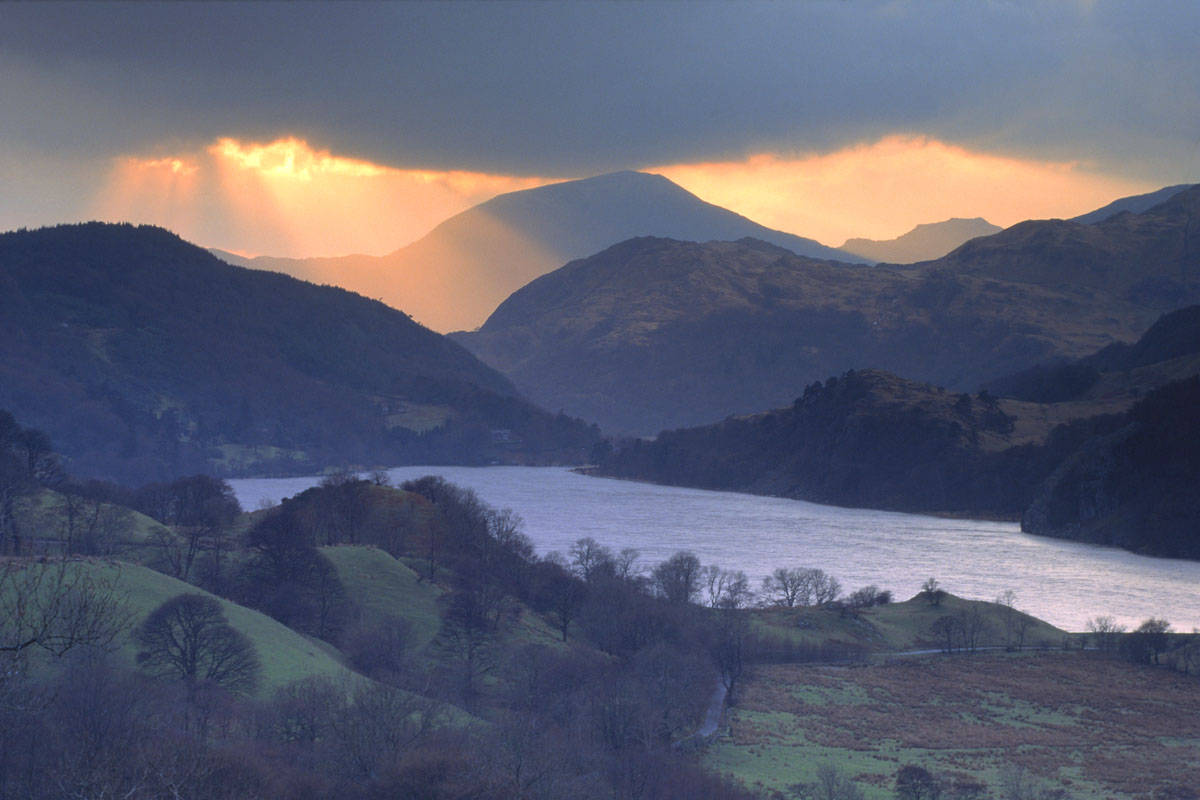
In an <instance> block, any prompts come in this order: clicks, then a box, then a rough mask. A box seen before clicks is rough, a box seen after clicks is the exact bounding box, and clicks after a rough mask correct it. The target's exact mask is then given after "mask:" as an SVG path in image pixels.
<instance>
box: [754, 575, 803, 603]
mask: <svg viewBox="0 0 1200 800" xmlns="http://www.w3.org/2000/svg"><path fill="white" fill-rule="evenodd" d="M805 572H806V571H805V570H803V569H788V568H787V567H776V568H775V571H774V572H772V573H771V574H770V575H768V576H767V577H765V578H763V582H762V592H763V595H764V596H765V597H766V598H768V599H770V600H771V601H772V602H773V603H774V604H775V605H777V606H784V607H785V608H792V607H793V606H797V605H808V603H809V602H810V601H811V599H812V594H811V589H810V582H809V579H808V576H807V575H806V574H805Z"/></svg>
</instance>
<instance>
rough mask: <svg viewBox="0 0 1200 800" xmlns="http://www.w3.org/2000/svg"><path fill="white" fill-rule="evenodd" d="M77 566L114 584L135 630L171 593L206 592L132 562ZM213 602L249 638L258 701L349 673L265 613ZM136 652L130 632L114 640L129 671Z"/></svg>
mask: <svg viewBox="0 0 1200 800" xmlns="http://www.w3.org/2000/svg"><path fill="white" fill-rule="evenodd" d="M78 567H79V568H80V569H86V570H91V571H94V572H95V573H96V575H97V577H101V578H106V579H109V580H114V581H116V582H117V586H118V589H119V591H120V592H122V593H124V594H125V595H126V596H127V598H128V603H129V609H130V612H131V614H132V622H133V625H134V626H135V627H136V626H137V625H140V624H141V623H142V622H143V621H144V620H145V619H146V617H147V616H148V615H149V614H150V612H152V611H153V610H154V609H155V608H157V607H158V606H159V605H160V604H162V603H163V602H164V601H166V600H168V599H170V598H172V597H174V596H175V595H177V594H180V593H184V592H188V593H197V594H206V593H205V592H204V591H203V590H202V589H199V588H197V587H195V586H191V585H189V584H186V583H183V582H182V581H178V580H175V579H174V578H171V577H169V576H167V575H163V574H162V573H159V572H155V571H153V570H151V569H147V568H146V567H142V566H137V565H134V564H119V563H100V562H97V563H89V562H78ZM218 600H220V603H221V607H222V609H223V610H224V612H225V617H226V618H227V619H228V620H229V624H230V625H232V626H233V627H234V628H236V629H237V630H239V631H240V632H242V633H243V634H245V635H246V636H247V637H249V639H250V641H251V642H252V643H253V644H254V646H255V648H256V649H257V651H258V657H259V659H261V661H262V678H261V680H260V682H259V687H258V691H257V694H258V695H259V696H260V697H268V696H270V695H271V694H272V693H273V692H274V691H275V690H276V689H277V688H279V687H280V686H282V685H284V684H287V683H290V682H291V681H294V680H298V679H300V678H306V677H309V676H315V675H331V676H337V675H343V674H345V675H349V674H350V673H349V671H348V670H347V669H346V668H345V667H344V666H343V665H342V659H341V656H340V654H338V652H337V651H336V650H335V649H334V648H333V647H332V646H330V645H328V644H325V643H324V642H319V641H317V640H315V639H310V638H308V637H306V636H303V635H301V634H299V633H296V632H295V631H293V630H291V629H290V628H288V627H287V626H285V625H283V624H281V623H279V622H276V621H275V620H273V619H271V618H270V617H268V616H266V615H265V614H260V613H259V612H257V611H253V610H251V609H249V608H246V607H244V606H240V605H237V604H236V603H231V602H229V601H228V600H221V599H220V598H218ZM136 653H137V645H136V643H135V642H134V640H133V636H132V633H131V632H127V633H126V634H124V635H123V636H122V637H121V639H120V650H119V651H118V656H119V657H120V658H121V659H122V660H124V661H126V662H127V663H128V664H129V665H130V666H131V667H132V666H133V665H134V663H135V658H136Z"/></svg>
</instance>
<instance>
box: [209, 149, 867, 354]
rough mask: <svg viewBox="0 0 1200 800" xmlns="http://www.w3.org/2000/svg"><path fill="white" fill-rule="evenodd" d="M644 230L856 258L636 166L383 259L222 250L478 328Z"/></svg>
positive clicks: (424, 319)
mask: <svg viewBox="0 0 1200 800" xmlns="http://www.w3.org/2000/svg"><path fill="white" fill-rule="evenodd" d="M646 235H653V236H663V237H669V238H674V239H683V240H689V241H702V242H706V241H711V240H730V241H732V240H736V239H741V238H743V237H747V236H750V237H754V238H757V239H761V240H763V241H768V242H771V243H773V244H775V245H778V246H780V247H784V248H787V249H788V250H790V251H792V252H795V253H799V254H802V255H807V256H813V257H817V258H828V259H840V260H844V261H859V260H861V259H858V258H856V257H854V256H851V255H850V254H848V253H844V252H842V251H840V250H836V249H834V248H831V247H826V246H824V245H822V244H820V243H819V242H816V241H814V240H812V239H805V238H803V237H801V236H795V235H793V234H790V233H784V232H782V231H776V230H772V229H770V228H767V227H764V226H762V225H759V224H758V223H756V222H753V221H752V220H749V219H747V218H746V217H743V216H741V215H740V214H735V213H734V212H732V211H728V210H726V209H724V208H721V207H719V206H715V205H713V204H712V203H706V202H704V201H703V200H701V199H700V198H698V197H696V196H695V195H693V194H692V193H690V192H688V191H686V190H685V189H683V188H682V187H680V186H678V185H676V184H674V183H672V182H671V181H670V180H668V179H667V178H665V177H663V176H661V175H653V174H649V173H644V172H634V171H623V172H614V173H609V174H606V175H598V176H596V177H592V178H584V179H582V180H574V181H564V182H562V183H555V184H550V185H547V186H541V187H538V188H536V189H526V190H523V191H519V192H510V193H507V194H502V195H499V196H497V197H494V198H492V199H491V200H488V201H487V202H484V203H481V204H479V205H477V206H475V207H473V208H470V209H468V210H466V211H464V212H462V213H460V214H456V215H455V216H453V217H451V218H450V219H448V220H446V221H445V222H443V223H441V224H440V225H438V226H437V227H436V228H434V229H433V231H431V232H430V233H429V234H428V235H426V236H424V237H423V238H421V239H420V240H418V241H416V242H414V243H412V244H410V245H407V246H406V247H402V248H400V249H399V250H396V251H395V252H392V253H389V254H388V255H385V256H363V255H352V256H342V257H334V258H312V259H284V258H268V257H260V258H253V259H244V258H240V257H238V256H234V255H233V254H229V253H219V255H220V257H222V258H224V259H225V260H227V261H229V262H230V263H236V264H239V265H241V266H247V267H252V268H255V269H268V270H273V271H277V272H284V273H287V274H289V275H293V276H295V277H298V278H302V279H305V280H310V281H313V282H314V283H328V284H334V285H338V286H342V287H344V288H347V289H351V290H353V291H356V292H359V293H361V294H364V295H366V296H369V297H378V298H380V299H382V300H383V301H384V302H386V303H387V304H388V305H391V306H392V307H394V308H398V309H400V310H402V311H404V312H405V313H407V314H409V315H410V316H412V317H413V319H415V320H417V321H418V322H420V323H421V324H423V325H426V326H428V327H430V328H433V329H434V330H438V331H443V332H445V331H454V330H471V329H474V328H476V327H478V326H479V325H481V324H482V323H483V322H484V320H486V319H487V317H488V315H489V314H491V313H492V311H494V310H495V309H496V307H497V306H498V305H499V304H500V303H501V302H502V301H503V300H504V299H505V298H506V297H508V296H509V295H510V294H512V293H513V292H515V291H516V290H517V289H519V288H521V287H522V286H524V285H525V284H527V283H529V282H530V281H532V280H533V279H535V278H537V277H539V276H541V275H544V274H545V273H547V272H550V271H552V270H555V269H557V268H558V267H561V266H562V265H563V264H565V263H566V262H568V261H570V260H572V259H576V258H583V257H585V256H590V255H592V254H593V253H596V252H599V251H600V250H603V249H604V248H606V247H609V246H610V245H613V244H616V243H618V242H622V241H625V240H627V239H631V238H634V237H637V236H646Z"/></svg>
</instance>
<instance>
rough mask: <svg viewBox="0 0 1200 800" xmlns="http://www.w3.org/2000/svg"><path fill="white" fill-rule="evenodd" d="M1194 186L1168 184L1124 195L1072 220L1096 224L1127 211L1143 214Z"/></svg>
mask: <svg viewBox="0 0 1200 800" xmlns="http://www.w3.org/2000/svg"><path fill="white" fill-rule="evenodd" d="M1194 186H1196V184H1194V183H1180V184H1176V185H1175V186H1166V187H1164V188H1162V189H1159V190H1158V191H1154V192H1147V193H1146V194H1135V195H1132V196H1130V197H1122V198H1120V199H1118V200H1114V201H1112V202H1111V203H1109V204H1108V205H1106V206H1103V207H1101V208H1098V209H1096V210H1095V211H1089V212H1088V213H1086V214H1080V215H1079V216H1078V217H1072V218H1071V221H1072V222H1082V223H1083V224H1084V225H1094V224H1096V223H1097V222H1104V220H1106V219H1108V218H1109V217H1112V216H1115V215H1117V214H1120V213H1122V212H1126V211H1128V212H1129V213H1131V214H1141V213H1142V212H1143V211H1149V210H1150V209H1151V208H1154V206H1156V205H1158V204H1159V203H1163V202H1166V201H1167V200H1170V199H1171V198H1172V197H1174V196H1175V195H1177V194H1179V193H1180V192H1182V191H1184V190H1185V189H1191V188H1192V187H1194Z"/></svg>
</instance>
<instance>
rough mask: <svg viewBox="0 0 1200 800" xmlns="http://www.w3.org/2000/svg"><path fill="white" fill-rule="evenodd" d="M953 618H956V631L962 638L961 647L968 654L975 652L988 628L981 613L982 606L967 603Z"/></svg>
mask: <svg viewBox="0 0 1200 800" xmlns="http://www.w3.org/2000/svg"><path fill="white" fill-rule="evenodd" d="M955 616H956V617H957V618H958V629H959V633H960V635H961V637H962V645H963V647H965V648H966V650H967V652H969V653H974V652H976V651H977V650H978V649H979V646H980V644H981V643H982V642H981V640H982V639H983V636H984V634H986V633H987V631H988V628H989V624H988V619H987V616H986V615H985V614H984V613H983V606H982V604H981V603H969V604H968V605H966V606H965V607H963V608H961V609H959V611H958V613H957V614H955Z"/></svg>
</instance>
